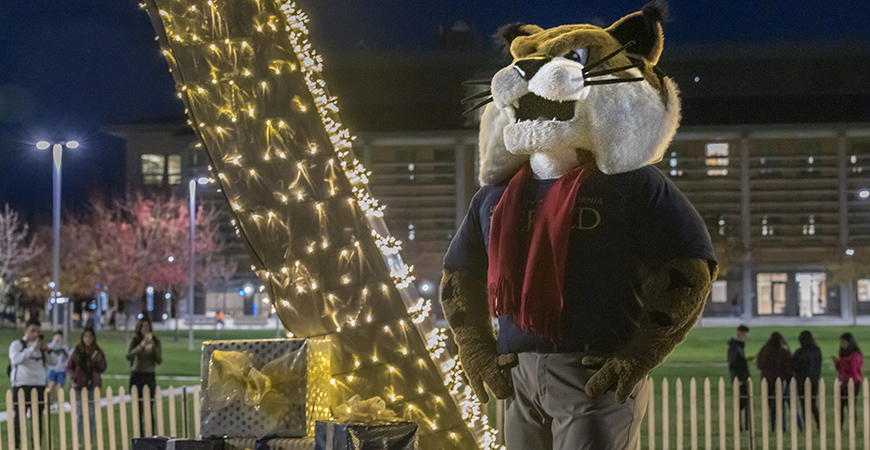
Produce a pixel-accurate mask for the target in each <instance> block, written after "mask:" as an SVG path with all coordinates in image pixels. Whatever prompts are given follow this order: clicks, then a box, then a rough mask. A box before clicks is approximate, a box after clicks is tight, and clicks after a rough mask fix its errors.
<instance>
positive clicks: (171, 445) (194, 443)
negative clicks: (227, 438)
mask: <svg viewBox="0 0 870 450" xmlns="http://www.w3.org/2000/svg"><path fill="white" fill-rule="evenodd" d="M225 448H226V446H225V445H224V441H223V440H222V439H170V440H169V441H168V442H167V443H166V450H224V449H225Z"/></svg>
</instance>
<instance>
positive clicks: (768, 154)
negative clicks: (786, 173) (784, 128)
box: [758, 141, 782, 177]
mask: <svg viewBox="0 0 870 450" xmlns="http://www.w3.org/2000/svg"><path fill="white" fill-rule="evenodd" d="M759 147H760V153H761V156H760V157H759V158H758V163H759V166H760V167H761V176H762V177H777V176H780V175H782V160H781V158H782V156H781V155H780V151H779V143H778V142H776V141H762V142H761V143H760V144H759Z"/></svg>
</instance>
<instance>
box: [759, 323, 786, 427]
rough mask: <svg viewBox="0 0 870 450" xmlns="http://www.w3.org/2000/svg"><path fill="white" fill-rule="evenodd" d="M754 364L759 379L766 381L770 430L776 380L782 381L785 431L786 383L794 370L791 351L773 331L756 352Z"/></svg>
mask: <svg viewBox="0 0 870 450" xmlns="http://www.w3.org/2000/svg"><path fill="white" fill-rule="evenodd" d="M757 358H758V359H757V360H756V364H757V365H758V370H760V371H761V378H763V379H764V380H765V381H767V389H768V390H767V392H768V395H767V402H768V405H769V406H770V407H769V408H768V410H769V412H770V425H771V429H774V430H775V429H776V425H775V423H776V380H777V379H780V380H782V428H783V430H785V428H786V424H787V423H788V416H787V415H786V407H787V406H788V403H789V402H788V393H789V389H788V382H789V381H790V380H791V377H792V375H794V368H793V366H792V362H791V350H789V348H788V343H786V342H785V338H784V337H783V336H782V334H780V333H779V332H776V331H774V332H773V333H771V334H770V339H768V340H767V342H765V343H764V346H763V347H761V350H760V351H759V352H758V357H757Z"/></svg>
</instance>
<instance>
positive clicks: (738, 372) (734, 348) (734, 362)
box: [728, 325, 751, 430]
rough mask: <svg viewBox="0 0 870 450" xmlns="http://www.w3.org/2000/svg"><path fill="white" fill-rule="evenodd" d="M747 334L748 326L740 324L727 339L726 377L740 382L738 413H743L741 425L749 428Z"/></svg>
mask: <svg viewBox="0 0 870 450" xmlns="http://www.w3.org/2000/svg"><path fill="white" fill-rule="evenodd" d="M748 336H749V327H747V326H746V325H740V326H739V327H737V334H736V335H735V337H733V338H731V340H729V341H728V378H730V379H731V380H732V382H733V381H734V379H735V378H736V379H737V381H738V382H739V383H740V413H741V414H743V417H744V418H743V421H742V423H741V427H745V428H744V429H746V430H749V421H750V419H751V417H750V415H749V410H748V409H747V407H748V406H749V383H748V380H749V361H748V360H747V359H746V351H745V349H744V347H745V345H746V339H747V338H748Z"/></svg>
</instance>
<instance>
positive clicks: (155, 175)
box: [142, 154, 181, 184]
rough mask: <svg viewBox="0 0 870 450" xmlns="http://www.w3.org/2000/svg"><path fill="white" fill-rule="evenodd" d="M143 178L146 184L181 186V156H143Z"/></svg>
mask: <svg viewBox="0 0 870 450" xmlns="http://www.w3.org/2000/svg"><path fill="white" fill-rule="evenodd" d="M142 177H143V180H142V181H143V182H144V183H145V184H163V183H164V180H166V182H167V183H169V184H180V183H181V155H155V154H145V155H142Z"/></svg>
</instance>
